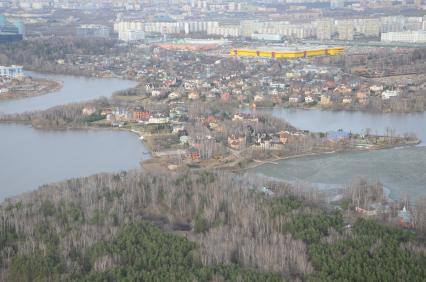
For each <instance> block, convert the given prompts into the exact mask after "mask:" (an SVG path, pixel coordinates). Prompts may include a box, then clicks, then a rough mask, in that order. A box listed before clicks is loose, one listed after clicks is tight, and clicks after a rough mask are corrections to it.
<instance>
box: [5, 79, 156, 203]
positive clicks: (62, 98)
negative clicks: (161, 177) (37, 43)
mask: <svg viewBox="0 0 426 282" xmlns="http://www.w3.org/2000/svg"><path fill="white" fill-rule="evenodd" d="M30 74H31V75H33V76H41V77H47V78H51V79H55V80H61V81H62V82H63V83H64V86H63V88H62V89H60V90H59V91H57V92H54V93H50V94H47V95H43V96H38V97H32V98H27V99H21V100H15V101H9V102H0V113H18V112H25V111H33V110H43V109H47V108H49V107H52V106H57V105H62V104H67V103H73V102H81V101H86V100H92V99H94V98H98V97H100V96H106V97H107V96H111V94H112V93H113V92H114V91H116V90H122V89H126V88H129V87H132V86H134V85H135V83H134V82H132V81H125V80H119V79H98V78H83V77H73V76H64V75H42V74H37V73H30ZM148 157H149V154H148V151H147V149H146V148H145V147H144V145H143V144H142V143H141V142H140V141H139V139H138V138H137V137H136V136H135V135H134V134H132V133H130V132H124V131H112V130H62V131H53V130H35V129H34V128H32V127H31V126H26V125H16V124H0V201H2V200H3V199H4V198H6V197H9V196H14V195H18V194H20V193H23V192H27V191H31V190H34V189H36V188H37V187H38V186H40V185H42V184H46V183H50V182H55V181H60V180H64V179H68V178H72V177H80V176H87V175H91V174H95V173H99V172H113V171H120V170H127V169H132V168H137V167H138V166H139V161H140V160H142V159H144V158H148Z"/></svg>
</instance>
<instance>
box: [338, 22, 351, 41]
mask: <svg viewBox="0 0 426 282" xmlns="http://www.w3.org/2000/svg"><path fill="white" fill-rule="evenodd" d="M336 28H337V33H338V38H339V40H353V39H354V24H353V21H352V20H338V21H336Z"/></svg>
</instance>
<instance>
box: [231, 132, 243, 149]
mask: <svg viewBox="0 0 426 282" xmlns="http://www.w3.org/2000/svg"><path fill="white" fill-rule="evenodd" d="M245 145H246V138H245V137H244V136H235V135H231V136H228V146H229V147H231V148H232V149H234V150H241V149H242V148H244V147H245Z"/></svg>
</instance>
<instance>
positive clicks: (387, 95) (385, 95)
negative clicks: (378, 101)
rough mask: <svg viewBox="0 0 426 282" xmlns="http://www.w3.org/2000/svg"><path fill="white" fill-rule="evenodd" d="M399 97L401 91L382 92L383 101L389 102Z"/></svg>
mask: <svg viewBox="0 0 426 282" xmlns="http://www.w3.org/2000/svg"><path fill="white" fill-rule="evenodd" d="M398 95H399V91H396V90H385V91H383V92H382V99H383V100H388V99H390V98H391V97H397V96H398Z"/></svg>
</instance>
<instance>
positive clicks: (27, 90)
mask: <svg viewBox="0 0 426 282" xmlns="http://www.w3.org/2000/svg"><path fill="white" fill-rule="evenodd" d="M61 87H62V82H61V81H56V80H49V79H42V78H33V77H31V76H26V75H25V74H24V72H23V70H22V67H21V66H15V65H11V66H8V67H6V66H0V101H5V100H15V99H21V98H27V97H35V96H40V95H44V94H47V93H50V92H53V91H56V90H58V89H60V88H61Z"/></svg>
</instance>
